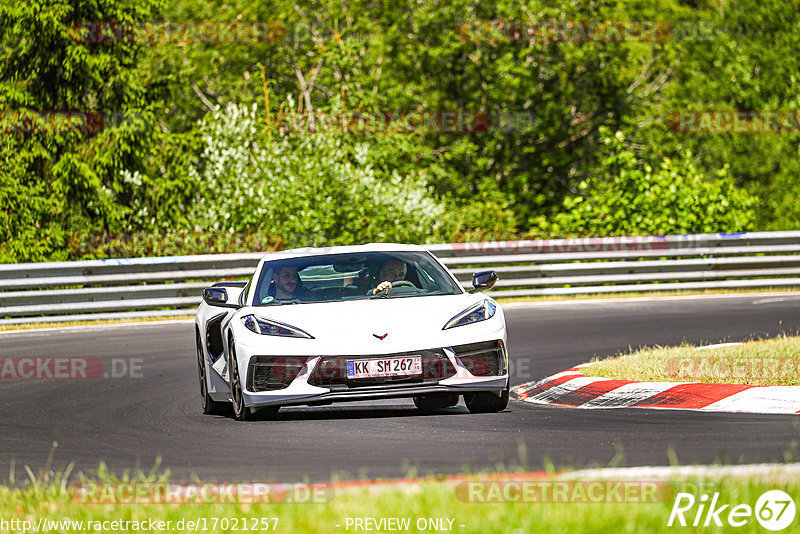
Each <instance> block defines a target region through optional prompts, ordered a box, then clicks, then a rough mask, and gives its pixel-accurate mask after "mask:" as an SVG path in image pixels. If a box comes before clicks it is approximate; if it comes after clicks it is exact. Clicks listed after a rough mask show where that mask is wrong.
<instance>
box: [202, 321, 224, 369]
mask: <svg viewBox="0 0 800 534" xmlns="http://www.w3.org/2000/svg"><path fill="white" fill-rule="evenodd" d="M226 315H227V314H226V313H221V314H219V315H217V316H216V317H212V318H211V319H209V321H208V322H207V323H206V348H207V349H208V356H209V358H211V361H212V362H216V361H217V360H219V359H220V357H221V356H222V352H223V350H224V349H223V347H222V320H223V319H224V318H225V316H226Z"/></svg>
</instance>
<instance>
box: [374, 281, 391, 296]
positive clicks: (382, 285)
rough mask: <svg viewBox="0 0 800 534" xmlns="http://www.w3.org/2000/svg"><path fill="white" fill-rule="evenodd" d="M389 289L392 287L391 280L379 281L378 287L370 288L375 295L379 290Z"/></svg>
mask: <svg viewBox="0 0 800 534" xmlns="http://www.w3.org/2000/svg"><path fill="white" fill-rule="evenodd" d="M390 289H392V283H391V282H381V283H380V284H378V287H376V288H375V289H373V290H372V294H373V295H377V294H378V293H380V292H381V291H389V290H390Z"/></svg>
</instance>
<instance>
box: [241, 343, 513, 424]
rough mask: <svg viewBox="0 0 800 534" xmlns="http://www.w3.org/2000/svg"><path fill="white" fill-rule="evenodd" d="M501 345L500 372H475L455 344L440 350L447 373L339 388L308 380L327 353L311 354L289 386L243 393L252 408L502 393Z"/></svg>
mask: <svg viewBox="0 0 800 534" xmlns="http://www.w3.org/2000/svg"><path fill="white" fill-rule="evenodd" d="M501 348H502V358H503V361H504V363H503V367H502V370H503V373H502V374H499V375H491V376H475V375H473V374H472V373H471V372H470V370H469V369H468V368H467V367H466V366H465V365H464V363H463V362H462V361H461V360H460V359H459V358H458V357H457V356H456V353H455V351H454V350H453V349H452V348H450V347H444V348H442V349H441V350H442V351H443V352H444V354H445V355H446V356H447V359H448V360H449V362H450V364H451V365H452V366H453V368H454V370H455V372H454V373H453V374H451V375H449V376H447V377H442V378H438V379H435V380H431V379H428V380H424V381H423V380H420V381H419V382H411V383H394V384H393V383H387V384H380V385H364V386H358V387H336V388H334V387H320V386H317V385H314V384H312V383H309V379H310V378H312V377H313V375H314V371H315V369H316V368H317V366H318V365H319V364H320V362H321V361H322V359H323V358H324V357H323V356H313V357H310V358H308V360H307V361H306V364H305V367H304V368H303V369H302V371H301V372H300V373H299V374H298V375H297V377H296V378H294V380H292V381H291V383H290V384H289V385H288V387H285V388H283V389H275V390H270V391H259V392H253V391H249V390H245V391H243V395H244V400H245V404H246V405H247V406H250V407H253V408H258V407H262V406H263V407H266V406H272V405H279V406H285V405H303V404H309V405H314V404H329V403H332V402H345V401H360V400H374V399H391V398H401V397H413V396H417V395H433V394H441V393H451V394H457V395H461V394H464V393H476V392H490V393H494V394H496V395H498V396H500V395H502V393H503V392H504V390H505V389H506V388H507V387H508V385H509V375H508V371H507V369H508V354H507V351H506V348H505V343H501Z"/></svg>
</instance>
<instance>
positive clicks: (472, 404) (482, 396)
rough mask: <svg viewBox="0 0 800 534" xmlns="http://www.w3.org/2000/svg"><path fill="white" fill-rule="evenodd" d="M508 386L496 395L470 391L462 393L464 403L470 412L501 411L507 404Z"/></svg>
mask: <svg viewBox="0 0 800 534" xmlns="http://www.w3.org/2000/svg"><path fill="white" fill-rule="evenodd" d="M508 393H509V386H506V389H504V390H503V393H502V394H501V395H500V396H499V397H498V396H497V395H495V394H494V393H470V394H467V395H464V403H465V404H466V405H467V410H469V411H470V413H496V412H502V411H503V410H505V409H506V406H508Z"/></svg>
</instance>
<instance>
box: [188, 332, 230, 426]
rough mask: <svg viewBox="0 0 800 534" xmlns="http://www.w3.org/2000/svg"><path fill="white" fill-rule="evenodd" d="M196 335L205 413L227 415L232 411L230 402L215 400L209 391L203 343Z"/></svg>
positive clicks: (198, 367)
mask: <svg viewBox="0 0 800 534" xmlns="http://www.w3.org/2000/svg"><path fill="white" fill-rule="evenodd" d="M195 337H196V338H197V378H198V379H199V380H200V400H201V402H202V403H203V413H204V414H206V415H225V414H226V413H228V412H229V411H230V404H229V403H227V402H219V401H215V400H213V399H212V398H211V395H210V394H209V393H208V381H207V377H206V366H205V357H204V356H203V346H202V345H201V341H200V335H199V334H198V335H197V336H195Z"/></svg>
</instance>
